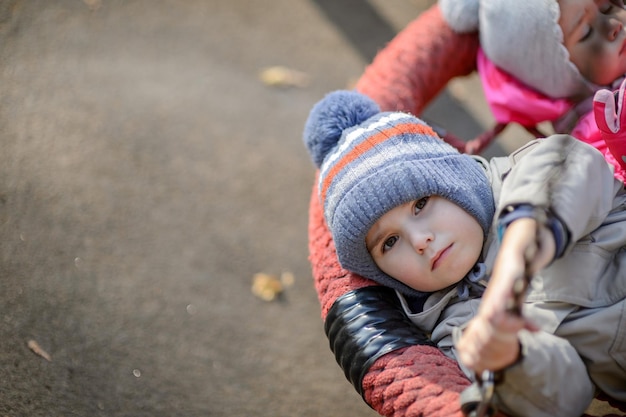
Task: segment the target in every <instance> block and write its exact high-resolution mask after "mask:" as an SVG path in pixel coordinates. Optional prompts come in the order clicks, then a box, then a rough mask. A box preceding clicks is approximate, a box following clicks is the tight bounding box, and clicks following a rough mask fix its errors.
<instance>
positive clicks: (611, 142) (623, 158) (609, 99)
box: [593, 79, 626, 169]
mask: <svg viewBox="0 0 626 417" xmlns="http://www.w3.org/2000/svg"><path fill="white" fill-rule="evenodd" d="M625 91H626V79H625V80H624V81H622V84H621V85H620V88H619V90H617V91H615V92H612V91H609V90H598V91H597V92H596V94H595V96H594V97H593V113H594V116H595V118H596V124H597V125H598V128H599V129H600V132H601V133H602V138H603V139H604V142H605V143H606V145H607V147H608V148H609V151H611V153H612V154H613V156H614V157H615V159H616V160H617V161H618V162H619V164H620V165H621V166H622V168H623V169H626V109H624V107H625V100H626V96H625V95H624V92H625Z"/></svg>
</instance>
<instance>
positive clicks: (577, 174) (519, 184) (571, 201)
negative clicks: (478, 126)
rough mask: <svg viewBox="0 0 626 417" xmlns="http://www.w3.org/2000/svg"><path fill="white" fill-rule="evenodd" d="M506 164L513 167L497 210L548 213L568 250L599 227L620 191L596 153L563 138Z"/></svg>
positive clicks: (524, 152) (545, 142) (551, 139)
mask: <svg viewBox="0 0 626 417" xmlns="http://www.w3.org/2000/svg"><path fill="white" fill-rule="evenodd" d="M509 158H510V159H511V161H512V163H513V167H512V168H511V170H510V172H509V173H508V174H507V176H506V181H505V182H503V185H502V188H501V194H500V198H499V201H498V202H497V207H498V210H503V209H504V208H505V207H507V206H511V205H513V206H515V205H519V204H531V205H533V206H540V207H546V208H549V209H550V210H551V211H552V212H553V214H555V215H556V216H557V217H558V218H559V219H560V220H561V221H562V222H563V224H564V225H565V226H566V228H567V229H568V231H569V233H570V239H569V245H568V248H571V247H572V246H573V245H574V244H575V243H576V242H577V241H578V240H580V239H581V238H582V237H583V236H586V235H587V234H589V233H590V232H591V231H593V230H595V229H596V228H598V226H600V224H601V223H602V221H603V220H604V219H605V218H606V216H607V215H608V214H609V212H610V211H611V210H612V209H613V199H614V197H615V195H616V193H617V192H618V191H619V190H620V189H621V188H622V187H623V185H622V183H621V182H620V181H618V180H615V179H613V173H612V172H611V169H610V168H609V165H608V164H607V162H606V161H605V159H604V157H603V155H602V154H601V153H600V152H599V151H598V150H597V149H595V148H593V147H592V146H590V145H588V144H586V143H583V142H581V141H579V140H577V139H574V138H573V137H572V136H569V135H553V136H550V137H548V138H546V139H538V140H536V141H534V142H531V143H530V144H529V145H527V146H525V147H524V148H522V149H521V150H519V151H517V152H515V153H513V154H511V156H510V157H509ZM546 178H548V180H547V181H546V180H545V179H546ZM497 214H498V215H499V213H497ZM566 251H567V248H566Z"/></svg>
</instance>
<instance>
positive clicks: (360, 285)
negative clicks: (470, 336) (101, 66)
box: [308, 4, 626, 417]
mask: <svg viewBox="0 0 626 417" xmlns="http://www.w3.org/2000/svg"><path fill="white" fill-rule="evenodd" d="M477 51H478V36H477V35H476V34H465V35H459V34H456V33H454V32H453V31H452V30H451V29H450V28H449V26H448V25H447V23H446V22H445V21H444V20H443V18H442V15H441V12H440V10H439V8H438V6H437V5H436V4H435V5H434V6H432V7H431V8H429V9H428V10H426V11H425V12H424V13H422V14H421V15H420V16H418V17H417V18H416V19H415V20H414V21H413V22H411V23H410V24H409V25H408V26H407V27H406V28H405V29H404V30H403V31H401V32H400V33H399V34H398V35H397V36H396V37H395V38H394V39H393V40H392V41H391V42H390V43H389V44H388V45H387V46H386V47H385V48H384V49H383V50H381V51H380V52H379V53H378V55H377V56H376V58H375V59H374V61H373V62H372V63H371V65H369V66H368V67H367V68H366V70H365V72H364V73H363V75H362V76H361V78H360V79H359V81H358V83H357V85H356V89H357V90H358V91H360V92H362V93H364V94H367V95H368V96H370V97H371V98H373V99H374V100H375V101H376V102H377V103H378V104H379V105H380V107H381V109H382V110H384V111H387V110H389V111H396V110H398V111H406V112H410V113H412V114H415V115H420V114H421V113H422V111H423V110H424V108H425V107H426V105H428V104H429V102H430V101H431V100H432V99H433V98H435V97H436V96H437V94H439V93H440V92H441V91H442V89H443V88H444V87H445V86H446V84H447V83H448V81H450V80H451V79H453V78H455V77H458V76H464V75H468V74H470V73H471V72H473V71H474V70H475V69H476V54H477ZM406 68H414V69H417V70H416V71H406ZM498 129H499V128H498V127H496V128H495V129H494V131H492V132H488V133H486V134H485V135H483V137H482V138H480V137H479V138H477V140H478V141H479V142H476V141H475V142H473V143H472V144H470V145H466V142H458V141H456V142H455V139H454V138H452V139H445V138H444V140H446V141H449V142H450V143H451V144H452V145H453V146H456V147H457V148H459V149H460V150H461V151H467V150H468V149H466V146H470V147H471V149H469V150H470V151H471V152H470V153H472V152H473V153H479V152H480V150H481V149H483V148H484V147H485V146H486V145H487V144H488V142H490V141H491V140H493V138H494V137H495V136H496V134H497V133H498ZM316 184H317V181H316ZM308 233H309V260H310V262H311V265H312V273H313V278H314V283H315V289H316V291H317V295H318V298H319V302H320V306H321V316H322V319H323V320H324V321H325V322H328V320H327V319H328V318H329V312H330V313H331V314H334V312H333V307H335V306H336V305H337V304H340V302H339V301H340V300H342V299H344V298H345V296H346V295H349V294H351V293H353V292H355V291H359V290H362V289H371V290H372V291H376V290H377V289H381V291H382V288H383V287H380V286H378V284H377V283H375V282H374V281H371V280H368V279H366V278H363V277H361V276H358V275H356V274H353V273H350V272H348V271H346V270H344V269H342V268H341V266H340V265H339V262H338V260H337V255H336V253H335V247H334V244H333V241H332V237H331V235H330V232H329V230H328V228H327V226H326V223H325V221H324V216H323V210H322V207H321V206H320V203H319V199H318V197H317V188H316V186H315V185H314V187H313V192H312V195H311V200H310V207H309V230H308ZM338 300H339V301H338ZM326 324H328V323H326ZM329 338H330V337H329ZM331 342H332V340H331ZM331 348H332V346H331ZM335 353H336V352H335ZM336 355H337V353H336ZM339 360H340V359H339V357H338V361H339ZM340 365H341V363H340ZM351 366H353V365H351ZM346 367H348V366H346ZM344 371H345V372H346V376H348V373H349V372H348V370H347V369H345V367H344ZM359 372H360V375H359V377H358V378H356V379H355V380H356V382H355V380H352V381H351V382H353V384H355V388H356V389H357V391H358V392H359V393H361V395H362V397H363V399H364V400H365V402H366V403H367V404H368V405H369V406H370V407H372V408H373V409H374V410H376V411H377V412H378V413H379V414H380V415H383V416H388V417H418V416H428V417H462V416H463V413H462V411H461V408H460V400H459V397H460V394H461V392H462V391H463V390H465V388H467V387H468V386H469V385H470V381H469V380H468V379H467V378H466V377H465V375H464V374H463V373H462V372H461V370H460V369H459V367H458V365H457V363H456V362H455V361H453V360H452V359H450V358H448V357H446V356H444V354H443V353H442V352H441V351H439V350H438V349H437V348H436V347H434V346H432V345H429V344H427V343H420V344H417V343H416V344H414V345H405V346H402V347H399V348H397V349H391V350H389V351H385V352H383V354H381V355H379V356H377V357H376V358H375V360H373V361H372V362H371V363H369V362H368V363H367V366H363V369H362V370H360V371H359ZM349 379H351V378H349ZM596 401H607V402H609V400H608V399H606V398H601V399H598V400H596ZM609 403H610V405H611V406H613V407H615V408H618V409H620V410H622V411H626V404H623V403H617V402H614V401H611V402H609ZM497 415H498V416H501V417H502V416H504V414H497ZM625 415H626V414H625Z"/></svg>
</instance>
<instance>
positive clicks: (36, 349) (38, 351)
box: [27, 339, 52, 362]
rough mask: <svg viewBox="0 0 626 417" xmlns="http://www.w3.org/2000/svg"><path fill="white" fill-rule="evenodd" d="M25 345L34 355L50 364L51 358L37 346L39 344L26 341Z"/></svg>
mask: <svg viewBox="0 0 626 417" xmlns="http://www.w3.org/2000/svg"><path fill="white" fill-rule="evenodd" d="M27 345H28V348H29V349H30V350H32V351H33V352H34V353H35V354H37V355H39V356H41V357H42V358H44V359H45V360H47V361H48V362H52V358H51V357H50V355H49V354H48V352H46V351H45V350H43V348H42V347H41V346H39V343H37V342H36V341H34V340H32V339H31V340H29V341H28V343H27Z"/></svg>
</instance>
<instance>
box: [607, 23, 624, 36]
mask: <svg viewBox="0 0 626 417" xmlns="http://www.w3.org/2000/svg"><path fill="white" fill-rule="evenodd" d="M622 30H624V24H623V23H622V22H621V21H620V20H619V19H616V18H609V26H608V33H607V37H608V39H609V40H610V41H614V40H615V39H617V37H618V36H619V34H620V32H621V31H622Z"/></svg>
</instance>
